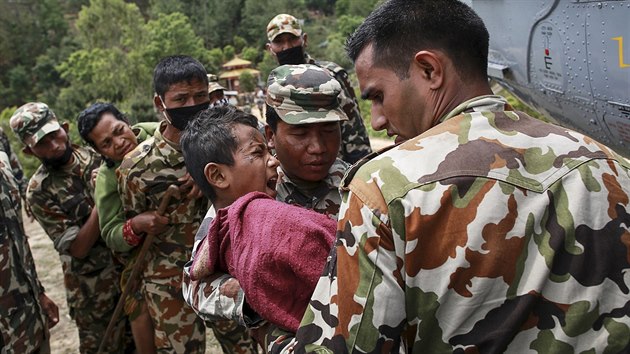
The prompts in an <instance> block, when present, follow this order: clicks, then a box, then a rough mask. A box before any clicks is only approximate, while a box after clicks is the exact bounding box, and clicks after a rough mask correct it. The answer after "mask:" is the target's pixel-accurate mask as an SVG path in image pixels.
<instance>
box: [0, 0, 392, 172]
mask: <svg viewBox="0 0 630 354" xmlns="http://www.w3.org/2000/svg"><path fill="white" fill-rule="evenodd" d="M377 2H378V0H230V1H225V0H134V1H123V0H37V1H33V0H13V1H1V2H0V125H1V126H2V127H3V128H4V130H5V132H7V135H8V136H9V138H10V139H11V140H12V141H11V142H12V147H13V148H14V150H15V151H16V152H18V155H19V157H20V159H21V161H22V163H23V165H24V168H25V173H26V174H27V176H30V175H31V174H32V173H33V172H34V170H35V168H36V167H37V165H39V162H38V161H37V160H35V159H33V158H28V157H27V156H25V155H23V154H21V145H20V144H19V143H18V142H17V141H16V140H15V139H14V136H13V134H12V132H10V131H11V129H10V128H9V126H8V121H9V118H10V117H11V115H12V114H13V112H14V111H15V109H16V108H17V107H19V106H21V105H22V104H24V103H26V102H29V101H42V102H45V103H47V104H48V105H49V106H50V107H51V108H52V109H53V110H54V111H55V113H56V114H57V116H58V118H59V119H61V120H65V121H68V122H69V123H70V126H71V138H72V140H73V141H74V142H77V143H79V142H80V139H79V137H78V133H77V130H76V123H75V119H76V116H77V115H78V113H79V112H80V111H81V110H83V109H84V108H86V107H87V106H88V105H90V104H91V103H93V102H96V101H107V102H112V103H114V104H115V105H116V106H118V107H119V108H120V109H121V110H122V111H124V112H126V113H127V115H128V117H129V118H130V120H131V121H132V122H140V121H150V120H156V119H157V118H156V115H155V111H154V109H153V106H152V99H151V98H152V95H153V90H152V82H151V78H152V70H153V67H154V66H155V64H156V63H157V62H158V61H159V60H160V58H162V57H165V56H167V55H173V54H186V55H191V56H193V57H195V58H197V59H198V60H200V61H201V62H202V63H203V64H204V65H205V66H206V69H207V70H208V72H209V73H215V74H217V73H218V72H219V69H220V66H221V64H222V63H223V62H225V61H227V60H229V59H232V58H233V57H234V55H236V54H238V55H239V57H241V58H243V59H247V60H250V61H252V62H253V63H254V66H255V67H257V68H258V69H259V70H261V72H262V75H261V77H262V78H263V80H264V79H265V78H266V77H267V75H268V73H269V72H270V71H271V70H272V69H273V68H274V67H275V61H274V59H273V58H272V57H271V56H270V55H269V53H267V51H266V50H265V42H266V33H265V28H266V25H267V23H268V22H269V20H270V19H271V18H272V17H273V16H275V15H276V14H278V13H290V14H293V15H294V16H296V17H298V18H300V19H304V29H305V32H307V33H308V36H309V37H308V39H309V41H308V48H307V51H308V52H309V53H310V54H311V55H312V56H314V57H315V58H318V59H322V60H330V61H334V62H336V63H338V64H340V65H341V66H343V67H345V68H347V69H348V70H349V72H350V76H351V79H352V80H353V81H354V83H355V87H356V86H358V85H356V76H355V75H354V74H353V72H352V63H351V62H350V61H349V60H348V58H347V57H346V55H345V52H344V42H345V39H346V37H347V36H348V35H349V34H351V33H352V32H353V31H354V29H355V28H356V27H357V26H358V25H359V24H360V23H361V22H362V21H363V19H364V17H365V16H367V14H368V13H369V12H370V11H371V10H372V9H373V8H374V6H375V5H376V3H377ZM260 84H263V83H260ZM360 108H361V112H362V113H363V115H364V117H365V120H366V126H367V127H368V130H369V131H370V134H371V135H372V136H380V137H386V136H385V135H384V133H383V132H374V131H373V130H372V129H371V127H370V125H369V122H370V109H369V102H367V101H361V102H360Z"/></svg>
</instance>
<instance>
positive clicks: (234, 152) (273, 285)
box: [181, 107, 336, 332]
mask: <svg viewBox="0 0 630 354" xmlns="http://www.w3.org/2000/svg"><path fill="white" fill-rule="evenodd" d="M181 147H182V151H183V154H184V159H185V161H186V168H187V170H188V172H189V173H190V174H191V176H192V177H193V179H194V180H195V182H196V183H197V185H198V186H199V187H200V189H201V190H202V191H203V192H204V194H205V195H206V196H207V197H208V198H209V199H210V200H211V201H212V204H213V206H214V208H215V210H216V217H215V218H214V220H213V221H212V223H211V224H210V228H209V232H208V235H207V236H206V237H205V239H204V240H203V241H202V242H201V244H200V245H199V247H198V249H197V253H196V256H195V259H194V261H193V263H192V268H191V271H190V277H191V278H192V279H193V280H196V279H200V278H203V277H206V276H208V275H211V274H213V273H214V272H224V273H229V274H231V275H232V276H234V277H235V278H236V279H237V280H238V281H239V283H240V285H241V287H242V289H243V292H244V293H245V297H246V298H247V303H248V304H249V305H250V306H251V308H252V309H253V310H255V311H256V312H257V313H258V314H259V315H260V316H261V317H263V318H264V319H266V320H267V321H269V322H271V323H273V324H275V325H277V326H279V327H282V328H285V329H287V330H290V331H293V332H295V331H296V330H297V328H298V326H299V324H300V321H301V320H302V316H303V315H304V311H305V310H306V306H307V305H308V302H309V300H310V297H311V295H312V293H313V290H314V289H315V285H316V283H317V281H318V279H319V276H320V275H321V272H322V269H323V267H324V264H325V262H326V258H327V256H328V253H329V251H330V249H331V247H332V244H333V241H334V239H335V232H336V222H335V221H333V220H332V219H330V218H329V217H327V216H325V215H323V214H319V213H317V212H314V211H312V210H308V209H304V208H301V207H298V206H293V205H289V204H285V203H282V202H278V201H276V200H275V199H273V197H275V195H276V190H275V187H276V182H277V179H278V173H277V167H278V160H276V158H275V157H273V156H272V155H271V154H270V152H269V150H268V148H267V145H266V142H265V139H264V137H263V135H262V134H261V133H260V131H258V129H257V119H256V118H255V117H254V116H252V115H250V114H247V113H245V112H242V111H240V110H237V109H234V108H232V107H219V108H213V109H208V110H206V111H203V112H200V113H199V115H198V116H197V117H196V118H195V119H194V120H193V121H191V122H190V123H189V126H188V127H187V129H186V130H185V132H184V133H183V134H182V137H181Z"/></svg>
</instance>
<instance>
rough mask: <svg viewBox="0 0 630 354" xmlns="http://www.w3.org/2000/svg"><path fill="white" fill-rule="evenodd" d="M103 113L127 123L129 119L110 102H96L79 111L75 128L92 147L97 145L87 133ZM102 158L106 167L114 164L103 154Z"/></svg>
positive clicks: (92, 128)
mask: <svg viewBox="0 0 630 354" xmlns="http://www.w3.org/2000/svg"><path fill="white" fill-rule="evenodd" d="M105 113H111V114H112V115H113V116H114V117H115V118H116V119H118V120H121V121H123V122H125V123H127V124H129V120H128V119H127V117H126V116H125V115H124V114H123V113H122V112H121V111H119V110H118V108H116V106H114V105H113V104H111V103H107V102H96V103H93V104H92V105H91V106H89V107H88V108H86V109H84V110H83V111H81V113H79V116H78V117H77V128H78V129H79V135H81V138H83V140H84V141H85V142H86V143H88V144H90V145H91V146H92V147H94V148H97V147H96V145H95V144H94V142H93V141H92V139H90V138H89V136H88V135H89V134H90V133H91V132H92V130H94V127H95V126H96V125H97V124H98V122H99V121H100V120H101V118H102V117H103V114H105ZM97 149H98V148H97ZM103 159H104V160H105V164H106V165H107V167H113V166H114V164H115V163H114V161H112V160H110V159H108V158H106V157H105V156H103Z"/></svg>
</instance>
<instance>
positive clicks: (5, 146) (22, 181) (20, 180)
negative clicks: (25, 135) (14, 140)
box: [0, 127, 28, 199]
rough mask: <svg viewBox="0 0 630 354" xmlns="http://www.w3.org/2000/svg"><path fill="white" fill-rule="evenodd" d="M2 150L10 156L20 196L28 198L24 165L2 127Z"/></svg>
mask: <svg viewBox="0 0 630 354" xmlns="http://www.w3.org/2000/svg"><path fill="white" fill-rule="evenodd" d="M0 150H3V151H4V152H5V153H6V154H7V155H8V156H9V162H10V163H11V170H13V177H14V178H15V180H16V182H17V184H18V188H19V191H20V196H21V197H22V198H23V199H25V198H26V187H27V186H28V183H27V180H26V178H24V171H23V170H22V164H20V160H18V157H17V155H16V154H15V152H13V150H12V149H11V144H10V142H9V137H7V135H6V134H5V132H4V130H3V129H2V127H0Z"/></svg>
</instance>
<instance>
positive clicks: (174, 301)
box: [118, 56, 254, 353]
mask: <svg viewBox="0 0 630 354" xmlns="http://www.w3.org/2000/svg"><path fill="white" fill-rule="evenodd" d="M206 75H207V73H206V71H205V69H204V68H203V66H202V65H201V64H200V63H199V62H198V61H196V60H194V59H193V58H190V57H187V56H172V57H167V58H165V59H163V60H162V61H160V63H158V65H157V66H156V68H155V71H154V76H153V83H154V88H155V93H156V94H155V97H154V104H155V107H156V108H157V110H158V111H159V112H160V113H161V114H162V115H163V116H164V121H163V122H162V123H161V124H160V127H159V128H158V130H156V132H155V133H154V135H153V137H151V138H149V139H147V140H145V141H144V142H142V143H140V144H139V145H138V146H137V147H136V148H135V149H134V150H133V151H132V152H131V153H129V154H128V155H127V156H126V157H125V159H124V160H123V162H122V163H121V165H120V168H119V170H118V181H119V183H118V188H119V193H120V195H121V196H122V201H123V208H124V211H125V217H126V218H127V219H129V218H133V217H134V216H136V215H138V214H140V213H143V212H145V211H148V210H157V209H158V206H159V204H160V201H161V199H162V198H163V196H164V193H165V192H166V189H167V188H168V187H169V186H170V185H176V186H179V187H180V190H181V191H182V196H181V198H180V199H179V200H178V199H176V198H173V199H172V200H171V201H170V202H169V205H168V207H167V209H166V213H165V215H167V216H168V218H169V223H170V225H169V227H168V228H167V229H166V231H164V232H162V233H159V234H156V235H155V240H154V242H153V244H152V246H151V248H150V250H149V254H148V255H147V259H148V260H149V261H148V264H147V266H146V269H145V270H144V273H143V274H142V284H141V287H142V289H141V290H142V292H143V293H144V296H145V300H146V302H147V305H148V307H149V313H150V314H151V317H152V319H153V324H154V329H155V345H156V347H157V349H158V351H159V352H169V353H170V352H172V353H184V352H185V353H203V352H204V351H205V328H204V323H203V321H201V319H199V318H198V317H197V316H196V315H195V313H194V312H193V310H192V309H191V308H190V307H189V306H188V305H186V303H185V302H184V300H183V299H182V290H181V286H182V285H181V274H182V268H183V266H184V264H185V263H186V261H187V260H188V259H189V258H190V255H191V249H192V246H193V241H194V235H195V232H196V231H197V229H198V228H199V224H200V222H201V220H202V218H203V215H204V213H205V212H206V210H208V207H209V201H208V199H206V198H205V197H202V196H201V193H200V192H199V190H198V188H197V187H196V186H195V185H194V183H193V182H192V179H191V178H190V176H189V175H188V174H187V171H186V166H185V165H184V157H183V155H182V153H181V149H180V146H179V139H180V135H181V132H182V130H183V129H184V128H185V127H186V124H187V123H188V121H189V120H190V119H192V117H193V116H194V115H195V113H197V112H199V111H200V110H203V109H206V108H208V105H209V98H208V78H207V76H206ZM191 188H192V190H191ZM123 232H125V233H126V234H127V236H125V237H127V238H129V239H134V243H135V244H136V245H137V244H139V243H140V242H141V241H142V238H143V235H137V234H135V232H134V230H132V229H129V230H126V231H125V230H123ZM210 325H211V326H212V328H213V330H214V333H215V336H216V337H217V340H218V341H219V342H220V343H221V345H222V347H223V349H224V351H225V352H226V353H228V352H245V353H246V352H252V351H254V349H253V348H254V344H253V342H252V340H251V339H250V338H249V336H248V335H247V333H246V331H245V329H244V328H243V327H240V326H238V325H237V324H236V323H235V322H233V321H221V322H212V323H210Z"/></svg>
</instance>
